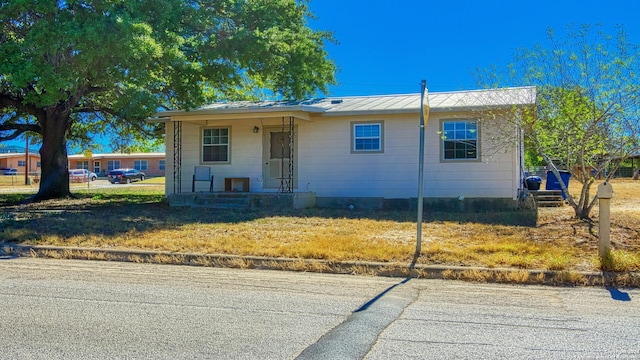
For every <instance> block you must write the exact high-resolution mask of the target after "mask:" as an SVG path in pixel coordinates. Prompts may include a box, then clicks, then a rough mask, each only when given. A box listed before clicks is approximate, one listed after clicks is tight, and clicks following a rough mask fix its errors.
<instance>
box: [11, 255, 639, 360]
mask: <svg viewBox="0 0 640 360" xmlns="http://www.w3.org/2000/svg"><path fill="white" fill-rule="evenodd" d="M0 288H1V289H2V292H1V293H0V319H1V321H0V336H1V339H2V340H1V343H2V346H0V358H6V359H104V358H122V359H124V358H126V359H193V358H198V359H205V358H206V359H296V358H300V359H427V358H428V359H481V358H492V359H495V358H503V359H542V358H544V359H574V358H575V359H585V358H597V359H609V358H611V359H614V358H615V359H620V358H623V359H639V358H640V342H638V339H639V338H640V300H639V299H640V290H639V289H613V288H611V289H605V288H593V287H591V288H559V287H543V286H515V285H498V284H473V283H464V282H457V281H443V280H425V279H397V278H381V277H364V276H348V275H332V274H316V273H295V272H283V271H265V270H243V269H219V268H204V267H190V266H170V265H152V264H135V263H117V262H97V261H75V260H52V259H34V258H5V259H2V260H0Z"/></svg>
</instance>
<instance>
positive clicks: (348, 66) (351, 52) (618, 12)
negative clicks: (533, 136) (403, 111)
mask: <svg viewBox="0 0 640 360" xmlns="http://www.w3.org/2000/svg"><path fill="white" fill-rule="evenodd" d="M309 6H310V8H311V11H312V12H313V13H314V14H315V15H316V17H317V19H316V20H315V21H312V22H311V23H310V25H311V26H312V27H313V28H315V29H322V30H329V31H333V32H334V36H335V38H336V40H338V41H339V44H338V45H333V44H332V45H329V46H328V52H329V55H330V57H331V58H332V59H333V60H334V61H335V62H336V64H337V65H338V68H339V69H340V72H339V73H338V81H339V84H338V85H337V86H333V87H331V89H330V93H329V94H328V95H330V96H347V95H373V94H398V93H416V92H419V91H420V80H422V79H425V80H427V82H428V86H429V91H450V90H466V89H473V88H477V84H476V83H475V81H474V79H473V76H472V75H471V74H472V72H473V71H474V69H476V68H477V67H488V66H490V65H491V64H496V65H506V64H507V63H509V62H510V61H511V60H512V59H513V54H514V51H515V49H517V48H521V47H527V48H528V47H532V46H533V45H534V44H536V43H543V44H544V42H545V40H546V29H547V28H550V27H551V28H553V29H554V30H555V31H556V32H557V33H558V34H561V33H563V32H564V31H565V30H566V28H567V25H570V24H574V25H580V24H598V23H600V24H602V25H603V26H604V27H605V30H606V31H607V32H608V33H610V34H614V33H615V29H614V26H615V25H624V27H625V29H626V31H627V33H628V36H629V40H630V41H631V42H632V43H636V44H640V21H638V14H640V1H638V0H608V1H602V0H600V1H593V0H580V1H574V0H537V1H527V0H510V1H508V0H484V1H474V0H465V1H456V0H440V1H432V0H396V1H382V0H368V1H365V0H311V2H310V4H309Z"/></svg>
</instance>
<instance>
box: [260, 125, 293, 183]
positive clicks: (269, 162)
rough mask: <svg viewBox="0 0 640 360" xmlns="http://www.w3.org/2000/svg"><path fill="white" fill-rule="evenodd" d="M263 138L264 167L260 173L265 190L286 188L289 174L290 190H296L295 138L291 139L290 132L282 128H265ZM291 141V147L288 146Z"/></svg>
mask: <svg viewBox="0 0 640 360" xmlns="http://www.w3.org/2000/svg"><path fill="white" fill-rule="evenodd" d="M294 130H295V128H294ZM294 134H295V131H294ZM263 136H264V137H263V151H262V160H263V164H264V165H263V170H262V172H263V180H264V187H265V189H280V188H281V187H284V188H287V182H288V181H289V179H290V177H289V174H290V173H291V175H292V177H291V178H292V179H293V183H292V184H291V188H292V189H293V188H297V185H298V179H297V178H298V170H297V169H298V166H297V163H296V162H295V154H296V149H297V144H296V136H295V135H294V138H293V139H291V138H290V136H291V132H290V131H288V129H285V131H282V127H265V128H264V135H263ZM291 141H292V142H293V144H291V145H292V146H291V145H290V142H291ZM292 150H293V151H292Z"/></svg>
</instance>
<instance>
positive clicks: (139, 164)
mask: <svg viewBox="0 0 640 360" xmlns="http://www.w3.org/2000/svg"><path fill="white" fill-rule="evenodd" d="M133 168H134V169H136V170H140V171H145V170H147V160H134V161H133Z"/></svg>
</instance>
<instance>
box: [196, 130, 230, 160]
mask: <svg viewBox="0 0 640 360" xmlns="http://www.w3.org/2000/svg"><path fill="white" fill-rule="evenodd" d="M211 129H226V130H227V144H226V146H227V160H226V161H205V160H204V146H205V145H204V131H205V130H211ZM200 164H201V165H204V164H231V126H203V127H201V128H200Z"/></svg>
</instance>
